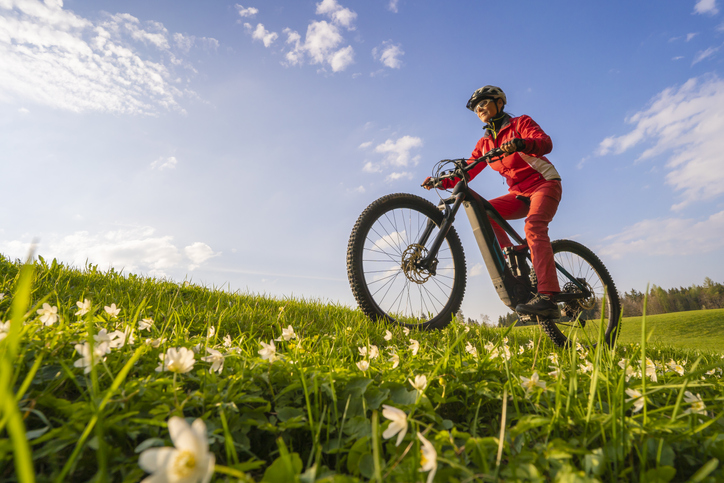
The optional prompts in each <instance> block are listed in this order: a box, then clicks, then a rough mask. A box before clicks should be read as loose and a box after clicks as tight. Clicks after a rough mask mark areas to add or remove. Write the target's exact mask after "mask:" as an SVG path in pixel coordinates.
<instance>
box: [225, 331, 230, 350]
mask: <svg viewBox="0 0 724 483" xmlns="http://www.w3.org/2000/svg"><path fill="white" fill-rule="evenodd" d="M224 347H226V348H227V349H228V348H230V347H231V336H230V335H229V334H226V335H225V336H224Z"/></svg>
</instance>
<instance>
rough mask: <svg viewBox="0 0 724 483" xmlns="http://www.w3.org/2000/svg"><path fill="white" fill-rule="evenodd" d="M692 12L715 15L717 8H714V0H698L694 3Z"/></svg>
mask: <svg viewBox="0 0 724 483" xmlns="http://www.w3.org/2000/svg"><path fill="white" fill-rule="evenodd" d="M694 13H698V14H707V15H716V14H717V13H719V9H718V8H716V0H698V1H697V2H696V5H694Z"/></svg>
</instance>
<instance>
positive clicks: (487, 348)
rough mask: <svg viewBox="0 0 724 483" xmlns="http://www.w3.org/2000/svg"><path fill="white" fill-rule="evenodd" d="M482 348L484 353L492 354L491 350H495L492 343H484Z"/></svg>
mask: <svg viewBox="0 0 724 483" xmlns="http://www.w3.org/2000/svg"><path fill="white" fill-rule="evenodd" d="M483 348H484V349H485V350H486V351H488V352H492V350H493V349H495V344H493V343H492V342H490V341H488V342H486V343H485V345H484V346H483Z"/></svg>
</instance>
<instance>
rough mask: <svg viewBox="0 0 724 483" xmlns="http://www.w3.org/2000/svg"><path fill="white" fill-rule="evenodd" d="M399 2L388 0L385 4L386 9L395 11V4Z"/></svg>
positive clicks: (397, 0)
mask: <svg viewBox="0 0 724 483" xmlns="http://www.w3.org/2000/svg"><path fill="white" fill-rule="evenodd" d="M398 3H399V0H390V3H388V4H387V9H388V10H389V11H390V12H394V13H397V4H398Z"/></svg>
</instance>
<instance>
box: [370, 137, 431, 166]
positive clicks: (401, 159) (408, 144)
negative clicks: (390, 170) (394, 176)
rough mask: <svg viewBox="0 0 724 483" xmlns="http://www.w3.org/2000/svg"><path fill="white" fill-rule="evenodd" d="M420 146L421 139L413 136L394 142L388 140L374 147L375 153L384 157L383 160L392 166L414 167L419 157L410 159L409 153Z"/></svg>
mask: <svg viewBox="0 0 724 483" xmlns="http://www.w3.org/2000/svg"><path fill="white" fill-rule="evenodd" d="M421 146H422V139H420V138H418V137H414V136H402V137H401V138H398V139H397V140H396V141H393V140H392V139H388V140H387V141H385V142H384V143H382V144H378V145H377V146H376V147H375V152H377V153H382V154H384V155H385V160H386V161H387V162H388V163H390V164H391V165H392V166H398V167H406V166H408V165H409V164H410V163H412V164H414V165H416V164H417V163H418V161H419V159H420V156H419V155H418V156H415V157H412V158H411V157H410V156H411V155H410V151H412V150H413V149H415V148H419V147H421Z"/></svg>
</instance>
